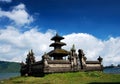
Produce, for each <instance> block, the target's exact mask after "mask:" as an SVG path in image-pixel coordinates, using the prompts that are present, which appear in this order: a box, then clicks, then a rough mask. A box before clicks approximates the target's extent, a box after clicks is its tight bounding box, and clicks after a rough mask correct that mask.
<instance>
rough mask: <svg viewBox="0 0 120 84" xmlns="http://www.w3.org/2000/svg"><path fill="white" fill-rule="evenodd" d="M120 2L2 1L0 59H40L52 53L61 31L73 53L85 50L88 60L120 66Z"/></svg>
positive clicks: (62, 0) (84, 0) (90, 0)
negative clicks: (31, 51) (100, 59)
mask: <svg viewBox="0 0 120 84" xmlns="http://www.w3.org/2000/svg"><path fill="white" fill-rule="evenodd" d="M119 4H120V0H0V60H5V61H16V62H21V61H25V58H26V55H27V53H28V51H29V50H30V49H33V51H34V53H35V57H36V59H37V60H41V56H42V55H43V54H44V52H49V51H50V50H51V49H53V48H49V45H50V43H51V41H50V39H51V38H52V37H53V36H54V35H55V34H56V32H58V33H59V34H60V35H62V36H64V37H65V39H64V40H63V42H65V43H66V44H67V46H65V47H63V48H64V49H66V50H70V49H71V47H72V45H73V44H75V47H76V52H77V50H78V49H83V50H84V53H85V55H86V57H87V58H88V60H96V59H97V58H98V57H99V56H101V57H102V58H103V64H104V65H110V64H115V65H117V64H120V61H119V59H120V33H119V30H120V5H119Z"/></svg>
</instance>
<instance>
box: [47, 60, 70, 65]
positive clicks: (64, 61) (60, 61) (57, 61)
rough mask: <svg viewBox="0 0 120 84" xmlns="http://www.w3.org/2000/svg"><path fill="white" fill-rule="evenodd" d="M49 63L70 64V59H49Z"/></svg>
mask: <svg viewBox="0 0 120 84" xmlns="http://www.w3.org/2000/svg"><path fill="white" fill-rule="evenodd" d="M48 64H70V61H68V60H48Z"/></svg>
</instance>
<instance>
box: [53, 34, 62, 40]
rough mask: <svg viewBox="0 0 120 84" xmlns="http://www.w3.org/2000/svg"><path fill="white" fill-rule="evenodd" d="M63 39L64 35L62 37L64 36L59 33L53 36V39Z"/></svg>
mask: <svg viewBox="0 0 120 84" xmlns="http://www.w3.org/2000/svg"><path fill="white" fill-rule="evenodd" d="M58 39H59V40H62V39H64V37H62V36H59V35H58V34H56V35H55V36H54V37H52V38H51V40H58Z"/></svg>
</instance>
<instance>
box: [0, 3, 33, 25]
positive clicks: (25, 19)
mask: <svg viewBox="0 0 120 84" xmlns="http://www.w3.org/2000/svg"><path fill="white" fill-rule="evenodd" d="M3 16H4V17H7V18H9V19H10V20H12V21H14V23H16V24H17V25H25V24H29V23H31V22H32V21H33V17H32V16H30V15H29V14H28V13H27V11H26V8H25V5H24V4H19V5H17V6H15V7H13V9H12V10H11V11H3V10H1V9H0V17H3Z"/></svg>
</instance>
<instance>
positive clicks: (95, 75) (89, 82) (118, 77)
mask: <svg viewBox="0 0 120 84" xmlns="http://www.w3.org/2000/svg"><path fill="white" fill-rule="evenodd" d="M2 82H4V84H96V83H97V84H100V83H102V84H104V83H107V84H110V83H112V84H113V83H115V84H116V83H120V74H105V73H103V72H98V71H94V72H72V73H55V74H47V75H45V76H44V77H14V78H10V79H9V80H2Z"/></svg>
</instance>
